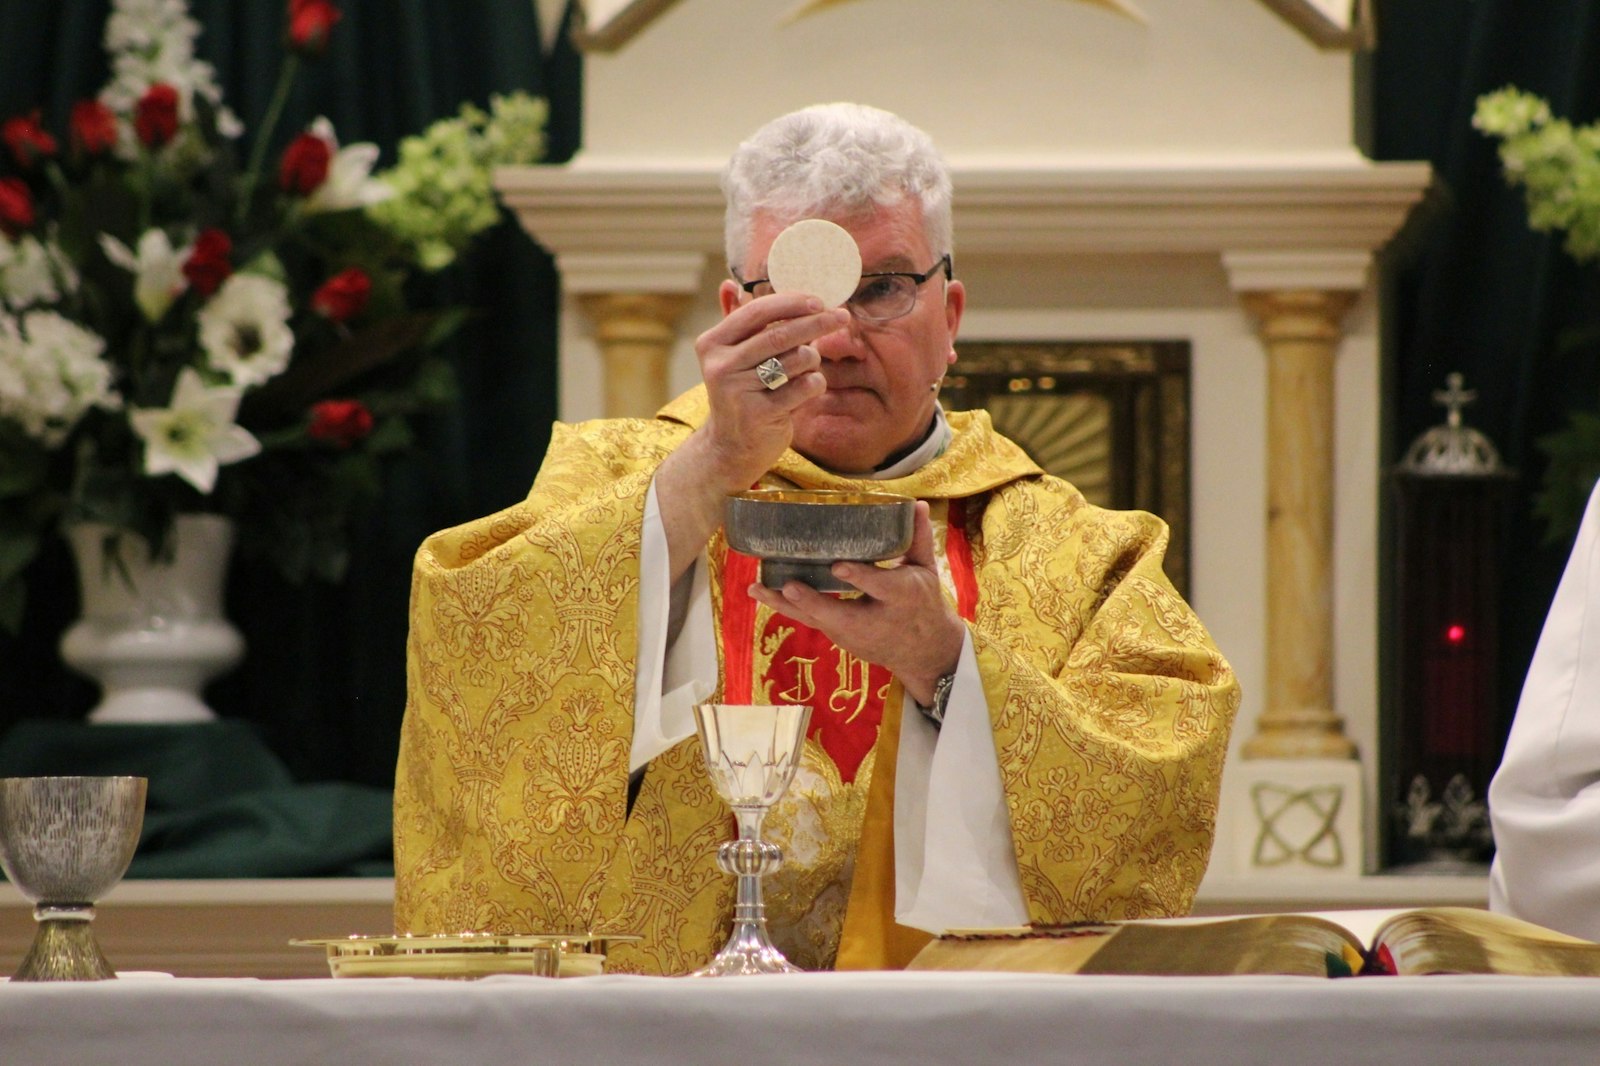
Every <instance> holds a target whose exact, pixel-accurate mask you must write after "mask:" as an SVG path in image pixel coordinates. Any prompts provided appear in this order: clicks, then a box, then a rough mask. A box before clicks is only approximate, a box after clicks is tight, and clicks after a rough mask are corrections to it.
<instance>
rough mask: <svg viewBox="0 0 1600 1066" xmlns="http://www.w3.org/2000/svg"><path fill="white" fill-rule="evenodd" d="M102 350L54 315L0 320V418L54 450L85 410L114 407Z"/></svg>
mask: <svg viewBox="0 0 1600 1066" xmlns="http://www.w3.org/2000/svg"><path fill="white" fill-rule="evenodd" d="M105 347H106V344H105V341H104V340H103V339H102V338H101V337H100V336H99V335H98V334H96V333H94V332H92V331H90V330H87V329H85V328H84V327H82V326H80V325H78V324H77V323H76V322H73V321H70V320H69V319H66V318H63V317H62V316H61V315H59V314H57V313H56V312H54V311H32V312H29V313H28V314H26V315H23V316H22V318H21V320H20V322H19V321H18V320H17V319H15V318H12V317H10V316H0V418H9V419H11V420H12V421H15V422H16V423H17V424H18V425H20V426H21V427H22V428H23V430H24V431H25V432H26V433H27V434H28V435H29V436H31V437H33V438H35V439H37V440H39V441H42V442H43V443H44V445H45V446H46V447H50V448H54V447H56V446H58V445H59V444H60V443H61V442H62V441H63V440H65V439H66V437H67V435H68V434H69V433H71V432H72V429H73V427H74V426H76V425H77V424H78V421H79V420H80V419H81V418H82V417H83V416H84V414H85V413H86V412H87V411H88V410H89V409H90V408H91V407H101V408H105V409H107V410H114V409H116V408H117V407H119V406H120V405H121V398H120V397H119V396H118V395H117V393H116V392H115V391H114V389H113V387H112V386H113V384H114V383H113V380H112V373H111V365H110V364H109V363H107V362H106V361H105V360H104V359H102V358H101V355H102V354H103V353H104V351H105Z"/></svg>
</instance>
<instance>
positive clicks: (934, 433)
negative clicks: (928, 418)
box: [850, 402, 951, 481]
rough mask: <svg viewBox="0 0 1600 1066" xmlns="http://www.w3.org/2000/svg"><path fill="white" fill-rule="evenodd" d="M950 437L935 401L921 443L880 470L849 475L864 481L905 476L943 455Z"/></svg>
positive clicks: (941, 409) (941, 410) (886, 479)
mask: <svg viewBox="0 0 1600 1066" xmlns="http://www.w3.org/2000/svg"><path fill="white" fill-rule="evenodd" d="M950 437H951V433H950V423H949V422H947V421H945V417H944V408H943V407H940V406H939V404H938V403H937V402H936V403H934V405H933V426H932V427H931V428H930V429H929V430H928V435H927V436H926V437H924V438H923V441H922V443H921V444H919V445H917V446H916V447H915V448H913V449H911V451H910V453H908V454H907V455H905V456H904V457H902V458H900V459H899V460H897V461H895V462H894V463H891V464H890V465H888V466H886V467H884V468H883V469H882V470H870V471H868V472H867V473H865V474H851V475H850V476H851V477H858V478H861V479H862V480H864V481H888V480H889V479H891V478H897V477H905V476H906V475H907V474H910V473H913V472H914V471H916V470H919V469H920V468H922V467H923V466H925V465H926V464H928V463H931V462H933V461H934V460H935V459H937V458H939V456H941V455H943V454H944V450H945V449H946V448H948V447H950Z"/></svg>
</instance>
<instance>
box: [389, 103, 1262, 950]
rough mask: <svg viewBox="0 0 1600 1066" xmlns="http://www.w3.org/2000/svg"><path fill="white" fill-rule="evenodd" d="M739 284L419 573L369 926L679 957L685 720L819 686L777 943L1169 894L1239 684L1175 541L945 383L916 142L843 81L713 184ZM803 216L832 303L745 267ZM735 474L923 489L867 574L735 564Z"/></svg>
mask: <svg viewBox="0 0 1600 1066" xmlns="http://www.w3.org/2000/svg"><path fill="white" fill-rule="evenodd" d="M723 185H724V191H725V194H726V198H727V216H726V224H725V237H726V243H727V255H728V262H729V264H730V274H731V277H730V278H729V279H727V280H725V281H723V282H722V284H721V287H720V289H719V298H720V303H721V307H722V310H723V312H724V317H723V319H722V320H721V322H720V323H719V324H717V325H716V326H714V327H712V328H711V329H709V330H708V331H706V332H705V333H704V334H703V335H701V336H700V337H699V338H698V340H697V343H696V352H697V355H698V358H699V362H700V369H701V375H702V378H703V383H702V384H701V385H700V386H698V387H696V388H694V389H693V390H691V391H690V392H688V393H686V394H685V395H683V396H680V397H679V398H678V399H676V400H674V401H673V402H671V403H669V404H668V405H667V406H666V407H664V408H663V409H662V410H661V411H660V412H658V413H657V415H656V417H655V418H654V419H649V420H644V419H617V420H602V421H595V422H589V423H584V424H581V425H575V426H567V425H558V426H557V427H556V428H555V432H554V434H553V437H552V440H551V443H550V447H549V450H548V452H547V454H546V457H545V461H544V464H543V466H542V468H541V469H540V471H539V474H538V476H537V478H536V479H535V482H534V485H533V489H532V491H531V492H530V494H529V496H528V498H527V499H526V500H525V501H523V502H522V503H520V504H518V505H516V506H513V507H510V508H508V509H507V510H505V511H502V512H500V513H498V514H495V515H491V516H489V517H487V518H484V519H481V520H479V521H476V522H472V523H469V524H467V525H465V526H461V527H458V528H455V529H451V530H446V531H444V532H441V533H438V534H435V535H434V536H432V537H430V538H429V539H428V540H427V541H426V542H425V543H424V544H423V545H422V547H421V549H420V550H419V552H418V555H417V560H416V569H415V577H414V583H413V592H412V616H411V635H410V639H409V643H408V657H407V658H408V664H407V691H408V702H407V708H406V716H405V723H404V726H403V729H402V736H401V752H400V762H399V767H398V773H397V779H396V787H395V829H394V831H395V868H396V889H395V924H396V931H397V932H411V933H456V932H461V931H463V930H491V931H498V932H538V931H549V930H563V929H582V930H589V929H599V930H604V931H610V932H614V933H630V934H636V935H638V936H639V937H640V938H641V939H640V940H639V941H638V942H637V943H631V944H626V945H623V946H621V947H619V948H618V949H617V950H615V951H614V953H613V955H612V957H611V960H610V965H611V967H612V968H613V969H621V970H628V971H637V972H644V973H664V974H677V973H685V972H688V971H690V970H693V969H695V968H696V967H698V966H700V965H701V964H703V963H704V962H706V961H707V960H708V959H709V958H710V957H711V955H713V954H714V953H715V951H716V950H717V948H719V947H720V946H721V944H722V942H723V940H724V939H725V937H726V935H727V930H728V925H729V922H730V920H731V912H732V901H733V888H734V882H733V879H732V878H730V877H728V876H727V875H725V874H724V873H722V871H721V870H720V869H719V868H718V866H717V864H716V851H717V845H718V844H719V843H720V842H721V841H723V840H726V839H729V838H730V837H731V836H732V832H733V824H732V820H731V818H730V817H729V812H728V810H727V809H726V807H725V806H724V805H723V804H722V802H721V801H720V800H719V799H718V798H717V795H716V793H715V792H714V791H713V790H712V788H711V786H710V784H709V781H708V779H707V777H706V774H705V771H704V768H703V764H702V756H701V753H700V748H699V744H698V741H697V740H696V739H695V737H694V724H693V713H692V708H693V706H694V704H695V703H696V702H698V701H701V700H705V699H709V698H714V699H716V700H718V701H719V702H725V703H805V704H808V705H809V706H811V707H812V716H811V726H810V733H809V737H808V740H807V744H806V750H805V752H804V756H803V762H802V765H801V768H800V770H799V772H798V773H797V775H796V777H795V780H794V783H793V785H792V786H791V788H790V790H789V793H788V794H787V795H786V796H785V798H784V800H783V801H782V802H781V803H780V804H779V805H778V807H777V808H775V809H774V811H773V812H772V814H771V815H770V816H769V818H768V820H767V827H766V828H767V833H766V836H767V838H768V839H769V840H771V841H772V842H774V843H777V844H779V845H780V846H781V847H782V848H783V853H784V862H783V865H782V867H781V868H780V869H779V871H778V872H777V874H775V875H773V876H771V877H769V878H767V883H766V898H767V918H768V924H769V930H770V932H771V935H772V938H773V940H774V942H775V943H776V944H777V945H778V946H779V948H780V949H782V950H783V951H784V953H785V954H786V955H787V957H788V958H789V959H790V960H791V961H793V962H796V963H797V964H799V965H802V966H806V967H808V968H829V967H839V968H884V967H897V966H901V965H904V964H905V963H906V962H907V961H908V960H909V959H910V958H911V956H912V955H914V954H915V953H916V952H917V951H918V950H919V949H920V948H921V946H922V945H923V944H925V943H926V942H927V940H928V939H929V936H930V934H933V933H937V932H940V931H942V930H945V929H949V928H956V927H978V926H984V927H987V926H1015V925H1024V924H1029V923H1064V922H1074V921H1083V920H1095V919H1120V918H1138V917H1156V916H1164V915H1175V914H1182V913H1184V912H1186V911H1187V910H1188V908H1189V906H1190V903H1191V901H1192V899H1193V897H1194V892H1195V889H1196V887H1197V886H1198V884H1199V882H1200V879H1201V876H1202V875H1203V874H1204V872H1205V868H1206V863H1207V859H1208V856H1209V853H1210V848H1211V840H1212V834H1213V824H1214V819H1215V814H1216V803H1217V792H1218V786H1219V780H1220V775H1221V770H1222V761H1223V754H1224V752H1225V750H1226V747H1227V738H1228V732H1229V728H1230V726H1231V723H1232V719H1233V715H1234V712H1235V710H1236V708H1237V704H1238V698H1239V695H1238V686H1237V683H1236V681H1235V679H1234V676H1233V673H1232V671H1231V670H1230V669H1229V667H1228V664H1227V663H1226V661H1225V660H1224V659H1223V657H1222V655H1221V654H1220V653H1219V652H1218V650H1217V649H1216V647H1215V646H1214V644H1213V643H1212V641H1211V639H1210V637H1209V635H1208V634H1207V632H1206V630H1205V628H1204V627H1203V626H1202V625H1201V623H1200V621H1199V620H1198V619H1197V618H1196V617H1195V615H1194V613H1193V611H1192V610H1191V609H1190V608H1189V606H1188V605H1187V604H1186V603H1184V601H1183V600H1182V598H1181V597H1180V596H1179V595H1178V594H1177V592H1176V591H1175V590H1174V589H1173V587H1172V585H1171V583H1170V582H1169V581H1168V579H1167V577H1166V576H1165V574H1164V573H1163V571H1162V555H1163V552H1164V551H1165V549H1166V545H1167V528H1166V526H1165V524H1164V523H1163V522H1162V521H1161V520H1160V519H1158V518H1156V517H1154V516H1152V515H1149V514H1144V513H1139V512H1113V511H1108V510H1104V509H1101V508H1098V507H1095V506H1092V505H1091V504H1089V503H1088V502H1087V501H1086V500H1085V499H1084V497H1083V495H1082V494H1081V493H1080V492H1078V490H1077V489H1075V488H1074V487H1073V486H1072V485H1070V484H1068V483H1066V482H1064V481H1062V480H1060V479H1058V478H1055V477H1051V476H1049V475H1046V474H1045V473H1044V472H1043V471H1042V470H1041V469H1040V468H1039V467H1038V466H1037V465H1036V464H1035V463H1034V462H1033V461H1032V460H1031V459H1029V458H1028V456H1027V455H1026V454H1025V453H1024V452H1023V451H1022V449H1021V448H1019V447H1018V446H1017V445H1015V444H1014V443H1012V442H1011V441H1009V440H1007V439H1006V438H1005V437H1003V436H1001V435H1000V434H998V433H996V432H995V430H994V429H993V428H992V426H991V425H990V422H989V419H988V417H987V415H986V414H985V413H983V412H981V411H980V412H953V411H952V412H946V411H945V410H943V408H942V407H941V405H940V404H939V402H938V395H939V386H940V382H941V381H942V379H943V376H944V374H945V373H946V372H947V370H948V369H949V367H950V365H951V364H952V363H954V361H955V359H956V353H955V348H954V342H955V338H956V335H957V332H958V329H959V327H960V324H961V318H962V313H963V311H964V309H965V306H966V292H965V289H964V288H963V286H962V284H961V282H960V281H959V280H956V279H955V276H954V268H953V258H952V255H953V235H952V224H951V183H950V178H949V174H948V171H947V168H946V166H945V164H944V162H943V161H942V159H941V158H940V156H939V154H938V152H937V151H936V149H935V148H934V146H933V144H932V142H931V141H930V140H929V138H928V137H927V136H926V134H924V133H923V132H922V131H920V130H918V129H916V128H915V127H913V126H911V125H909V124H908V123H906V122H904V121H903V120H901V119H899V118H898V117H896V116H894V115H891V114H888V113H887V112H883V111H879V110H877V109H874V108H869V107H863V106H860V105H854V104H831V105H823V106H818V107H812V108H807V109H804V110H802V111H798V112H795V113H792V114H790V115H786V116H784V117H782V118H779V119H776V120H774V121H773V122H771V123H769V124H768V125H766V126H764V127H763V128H762V129H761V130H759V131H757V132H756V134H755V135H754V136H752V137H751V138H750V139H749V140H748V141H746V142H745V143H744V144H742V145H741V146H740V147H739V148H738V150H737V151H736V152H735V154H734V156H733V158H732V159H731V161H730V162H729V164H728V167H727V169H726V172H725V174H724V181H723ZM807 218H822V219H826V220H829V221H831V222H834V223H836V224H837V225H839V226H841V227H843V228H844V229H845V230H846V231H847V232H848V233H849V234H850V235H851V236H852V237H853V238H854V239H855V242H856V245H857V247H858V248H859V251H860V256H861V261H862V277H861V280H860V283H859V286H858V287H857V288H856V289H855V291H854V294H853V295H851V296H850V297H849V298H848V300H846V302H845V304H844V305H843V306H842V307H826V306H824V305H823V303H822V302H821V301H819V300H817V299H815V298H814V297H811V296H808V295H806V294H805V293H802V292H788V291H785V292H777V291H774V289H773V286H772V284H771V282H770V281H769V280H768V273H767V256H768V250H769V249H770V248H771V247H772V245H773V242H774V241H775V240H776V238H777V237H778V235H779V234H780V233H781V232H783V231H784V230H785V229H786V228H787V227H788V226H789V225H790V224H792V223H793V222H795V221H797V220H801V219H807ZM752 485H761V486H769V487H791V488H794V487H798V488H805V489H843V490H855V491H860V490H873V491H882V492H891V493H899V494H903V495H907V496H913V497H915V498H916V499H917V500H918V504H917V508H916V518H915V533H914V537H913V542H912V545H911V547H910V549H909V551H908V552H907V554H906V556H905V557H904V559H902V560H900V561H899V563H898V565H894V566H887V567H880V566H875V565H870V564H852V563H837V564H835V566H834V574H835V576H837V577H838V578H840V579H842V580H843V581H845V582H847V583H848V584H850V585H851V586H853V587H854V588H856V589H858V590H859V591H860V595H859V596H854V597H834V596H828V595H825V594H823V593H819V592H817V591H815V590H813V589H811V588H809V587H807V586H806V585H803V584H801V583H799V582H790V583H789V584H788V585H787V586H786V587H784V588H783V589H781V590H771V589H767V588H764V587H763V586H761V585H760V584H759V583H757V582H756V580H755V578H756V573H757V571H756V562H755V560H753V559H750V558H748V557H745V556H742V555H740V554H738V553H736V552H733V551H730V550H729V548H728V546H727V544H726V542H725V539H724V537H723V534H722V531H721V514H722V505H723V500H724V499H725V497H726V496H727V494H728V493H730V492H733V491H737V490H741V489H745V488H749V487H751V486H752Z"/></svg>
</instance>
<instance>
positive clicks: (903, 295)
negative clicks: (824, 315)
mask: <svg viewBox="0 0 1600 1066" xmlns="http://www.w3.org/2000/svg"><path fill="white" fill-rule="evenodd" d="M941 270H942V271H944V277H945V280H946V281H949V280H950V279H951V278H953V277H954V276H955V274H954V271H953V270H952V269H951V266H950V253H949V252H946V253H945V254H944V255H942V256H940V257H939V261H938V262H937V263H935V264H933V266H931V267H929V268H928V269H927V270H924V271H923V272H922V273H920V274H912V273H909V272H906V271H883V272H880V273H873V274H863V275H861V285H860V287H858V288H857V289H856V291H855V295H854V296H852V297H850V299H848V300H846V301H845V302H844V303H845V306H846V307H848V308H849V309H850V313H851V314H853V315H855V316H856V317H857V318H859V319H861V320H862V321H863V322H891V321H893V320H894V319H897V318H900V317H902V316H904V315H909V314H910V313H911V309H912V308H913V307H916V306H917V290H918V289H920V288H921V287H922V283H923V282H925V281H927V280H928V279H929V278H931V277H933V276H934V275H935V274H937V273H939V271H941ZM733 278H734V280H735V281H737V282H738V283H739V287H740V288H742V289H744V291H745V292H747V293H749V294H750V295H751V296H766V295H768V294H770V293H771V292H772V282H771V281H769V280H768V279H766V278H757V279H756V280H754V281H745V280H743V279H742V278H740V277H739V272H738V271H737V270H735V271H733Z"/></svg>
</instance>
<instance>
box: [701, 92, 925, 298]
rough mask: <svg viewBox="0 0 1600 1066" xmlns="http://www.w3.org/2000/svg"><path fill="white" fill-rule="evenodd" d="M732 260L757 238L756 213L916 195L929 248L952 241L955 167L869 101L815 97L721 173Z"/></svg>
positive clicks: (790, 213) (848, 208)
mask: <svg viewBox="0 0 1600 1066" xmlns="http://www.w3.org/2000/svg"><path fill="white" fill-rule="evenodd" d="M722 191H723V195H724V196H725V197H726V198H727V214H726V216H725V219H724V223H723V238H724V241H725V242H726V246H727V253H728V262H729V263H730V264H732V265H735V266H737V265H739V264H741V263H742V262H743V261H744V257H745V254H746V253H747V252H748V251H749V247H750V228H751V224H752V222H753V220H754V218H755V216H756V215H757V214H760V213H763V212H764V213H767V214H771V215H774V216H776V217H777V218H778V219H780V220H783V221H792V220H794V219H799V218H806V217H811V216H816V215H821V214H835V215H840V216H845V215H850V214H853V213H855V212H858V211H867V210H870V209H871V208H873V207H876V206H887V205H892V204H896V203H899V202H900V201H901V200H903V199H905V198H906V197H916V198H917V199H918V200H919V201H920V202H921V204H922V218H923V227H924V230H925V232H926V234H927V238H928V246H929V248H930V249H931V250H932V251H934V252H935V253H937V254H943V253H945V252H951V251H954V248H953V247H952V241H953V235H952V228H953V227H952V224H951V218H950V172H949V170H948V168H947V167H946V165H945V161H944V158H943V157H942V156H941V155H940V154H939V150H938V149H937V148H935V147H934V145H933V140H932V138H930V137H929V136H928V135H927V134H926V133H924V132H922V131H921V130H920V129H918V128H917V127H915V126H913V125H911V123H909V122H907V121H906V120H905V119H903V118H900V117H899V116H898V115H894V114H891V113H889V112H888V111H883V110H880V109H878V108H876V107H867V106H866V105H864V104H850V103H836V104H816V105H813V106H811V107H807V108H802V109H801V110H799V111H793V112H790V113H789V114H787V115H784V116H782V117H780V118H776V119H773V120H772V121H771V122H769V123H767V124H766V125H765V126H762V127H761V128H760V129H759V130H757V131H756V132H755V134H754V135H752V136H751V137H750V138H749V139H748V140H746V141H745V142H744V143H743V144H741V145H739V147H738V149H737V150H735V151H734V153H733V156H732V158H730V159H729V160H728V165H727V167H726V168H725V169H724V170H723V173H722Z"/></svg>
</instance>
